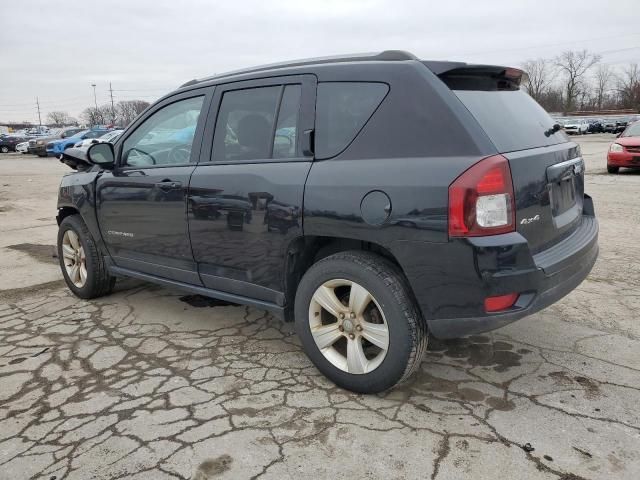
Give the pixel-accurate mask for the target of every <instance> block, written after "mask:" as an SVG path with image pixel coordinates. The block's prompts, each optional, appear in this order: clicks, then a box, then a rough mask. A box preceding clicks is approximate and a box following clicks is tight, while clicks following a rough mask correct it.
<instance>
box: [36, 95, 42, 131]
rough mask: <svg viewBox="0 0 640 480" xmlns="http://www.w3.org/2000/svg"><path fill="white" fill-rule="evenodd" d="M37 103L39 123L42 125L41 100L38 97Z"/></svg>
mask: <svg viewBox="0 0 640 480" xmlns="http://www.w3.org/2000/svg"><path fill="white" fill-rule="evenodd" d="M36 105H37V106H38V125H40V126H42V118H41V117H40V100H39V99H38V97H36Z"/></svg>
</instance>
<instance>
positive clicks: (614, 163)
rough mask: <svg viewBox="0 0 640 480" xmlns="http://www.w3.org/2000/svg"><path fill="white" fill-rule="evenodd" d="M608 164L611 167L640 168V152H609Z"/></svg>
mask: <svg viewBox="0 0 640 480" xmlns="http://www.w3.org/2000/svg"><path fill="white" fill-rule="evenodd" d="M607 165H608V166H610V167H630V168H632V167H635V168H640V152H638V153H630V152H627V151H624V152H608V153H607Z"/></svg>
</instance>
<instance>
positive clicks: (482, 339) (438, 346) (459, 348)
mask: <svg viewBox="0 0 640 480" xmlns="http://www.w3.org/2000/svg"><path fill="white" fill-rule="evenodd" d="M429 353H435V354H436V355H444V356H446V357H449V358H457V359H460V360H461V361H465V363H467V364H469V365H470V366H473V367H476V366H483V367H493V369H494V370H495V371H497V372H504V371H506V370H507V369H509V368H511V367H518V366H520V360H521V359H522V355H523V354H525V353H529V351H526V352H524V351H522V350H519V351H515V352H514V351H513V345H512V344H510V343H508V342H503V341H496V342H491V339H490V338H489V337H486V336H482V335H473V336H471V337H466V338H455V339H451V340H438V339H430V340H429Z"/></svg>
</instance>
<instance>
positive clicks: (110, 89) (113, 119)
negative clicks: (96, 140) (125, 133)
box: [109, 82, 116, 125]
mask: <svg viewBox="0 0 640 480" xmlns="http://www.w3.org/2000/svg"><path fill="white" fill-rule="evenodd" d="M109 94H110V95H111V124H112V125H115V124H116V108H115V107H114V106H113V88H111V82H109Z"/></svg>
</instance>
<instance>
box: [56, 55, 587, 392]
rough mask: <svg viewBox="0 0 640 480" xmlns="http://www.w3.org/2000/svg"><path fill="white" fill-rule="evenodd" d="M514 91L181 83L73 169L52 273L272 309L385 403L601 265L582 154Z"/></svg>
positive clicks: (494, 74) (331, 367) (440, 80)
mask: <svg viewBox="0 0 640 480" xmlns="http://www.w3.org/2000/svg"><path fill="white" fill-rule="evenodd" d="M522 74H523V72H521V71H520V70H517V69H513V68H506V67H502V66H487V65H470V64H464V63H460V62H446V61H422V60H420V59H418V58H416V57H415V56H413V55H411V54H409V53H406V52H398V51H388V52H383V53H381V54H378V55H375V54H370V55H358V56H352V57H344V56H342V57H339V58H335V57H334V58H331V57H329V58H323V59H315V60H313V59H312V60H307V61H301V62H294V63H289V64H278V65H269V66H266V67H258V68H255V69H249V70H243V71H240V72H235V73H230V74H226V75H224V74H223V75H220V76H218V77H212V78H208V79H204V80H200V81H195V80H194V81H190V82H188V83H186V84H184V85H183V86H182V87H181V88H179V89H178V90H176V91H175V92H173V93H171V94H169V95H166V96H165V97H163V98H162V99H161V100H159V101H158V102H157V103H155V104H154V105H151V106H150V107H149V108H147V109H146V110H145V112H144V113H142V114H141V115H140V116H139V117H138V118H136V120H135V121H134V122H133V123H132V124H131V125H130V126H129V127H128V128H127V129H126V130H125V132H124V133H123V134H122V136H121V137H120V138H119V139H118V140H117V142H116V143H115V145H112V144H111V143H97V144H94V145H91V146H90V147H88V149H83V148H72V149H69V150H67V151H65V153H64V154H63V160H64V159H66V158H67V157H72V158H74V157H75V158H76V159H77V160H76V161H75V162H76V163H75V164H74V165H75V166H76V167H78V166H79V164H78V163H77V162H82V163H83V166H82V167H81V168H77V170H79V172H78V173H71V174H69V175H65V176H64V177H63V178H62V181H61V185H60V189H59V194H58V216H57V222H58V225H59V230H58V240H57V242H58V259H59V262H60V267H61V271H62V275H63V276H64V279H65V281H66V283H67V285H68V287H69V289H70V290H71V291H72V292H73V293H74V294H75V295H77V296H78V297H81V298H94V297H99V296H102V295H106V294H108V293H109V292H111V290H112V288H113V286H114V282H115V276H116V275H117V276H130V277H135V278H138V279H143V280H146V281H153V282H157V283H159V284H162V285H165V286H170V287H171V288H178V289H183V290H186V291H190V292H192V293H198V294H200V295H207V296H211V297H214V298H221V299H224V300H227V301H232V302H235V303H242V304H247V305H253V306H256V307H258V308H260V309H264V310H269V311H272V312H275V313H276V314H278V315H281V316H283V317H284V318H285V319H286V320H289V321H294V322H295V324H296V330H297V332H298V335H299V338H300V340H301V344H302V346H303V349H304V350H305V352H306V353H307V355H308V356H309V358H310V359H311V361H312V362H313V363H314V364H315V365H316V367H317V368H318V369H319V370H320V371H321V372H323V373H324V374H325V375H326V376H327V377H328V378H329V379H331V380H332V381H333V382H335V383H336V384H338V385H339V386H341V387H342V388H347V389H350V390H353V391H356V392H363V393H373V392H380V391H382V390H385V389H388V388H391V387H393V386H394V385H395V384H396V383H397V382H399V381H402V380H404V379H406V378H408V377H409V376H410V375H411V373H412V372H413V371H414V370H416V369H417V368H419V366H420V363H421V361H422V359H423V356H424V354H425V351H426V347H427V339H428V336H429V335H433V336H435V337H436V338H453V337H460V336H464V335H471V334H477V333H480V332H485V331H489V330H493V329H495V328H499V327H502V326H505V325H506V324H508V323H510V322H513V321H515V320H517V319H519V318H522V317H525V316H526V315H529V314H532V313H534V312H537V311H539V310H541V309H543V308H545V307H547V306H549V305H551V304H552V303H554V302H556V301H558V300H559V299H560V298H562V297H564V296H565V295H567V294H568V293H569V292H570V291H571V290H573V289H574V288H576V287H577V286H578V285H579V284H580V282H581V281H582V280H583V279H584V278H586V276H587V275H588V273H589V271H590V270H591V268H592V266H593V264H594V263H595V261H596V258H597V256H598V222H597V220H596V217H595V214H594V209H593V202H592V200H591V198H590V197H589V196H588V195H585V192H584V161H583V159H582V157H581V155H580V149H579V148H578V145H577V144H576V143H575V142H572V141H571V140H570V139H569V138H567V136H566V135H565V133H564V132H563V131H562V130H560V129H557V128H556V127H555V121H554V120H553V119H551V118H550V117H549V115H548V114H547V112H546V111H545V110H544V109H543V108H542V107H541V106H540V105H538V104H537V103H536V102H535V101H534V100H533V99H532V98H531V97H530V96H529V95H527V93H526V92H524V91H523V90H521V89H520V82H521V79H522ZM207 112H213V113H212V114H211V115H207V114H206V113H207ZM505 119H508V121H505ZM152 134H153V135H152ZM65 163H66V162H65ZM67 164H68V165H69V163H67ZM70 166H72V165H70ZM94 167H95V168H94ZM72 168H73V166H72ZM425 179H428V181H425ZM95 199H99V201H95ZM185 207H186V208H185ZM303 225H304V230H303Z"/></svg>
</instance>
